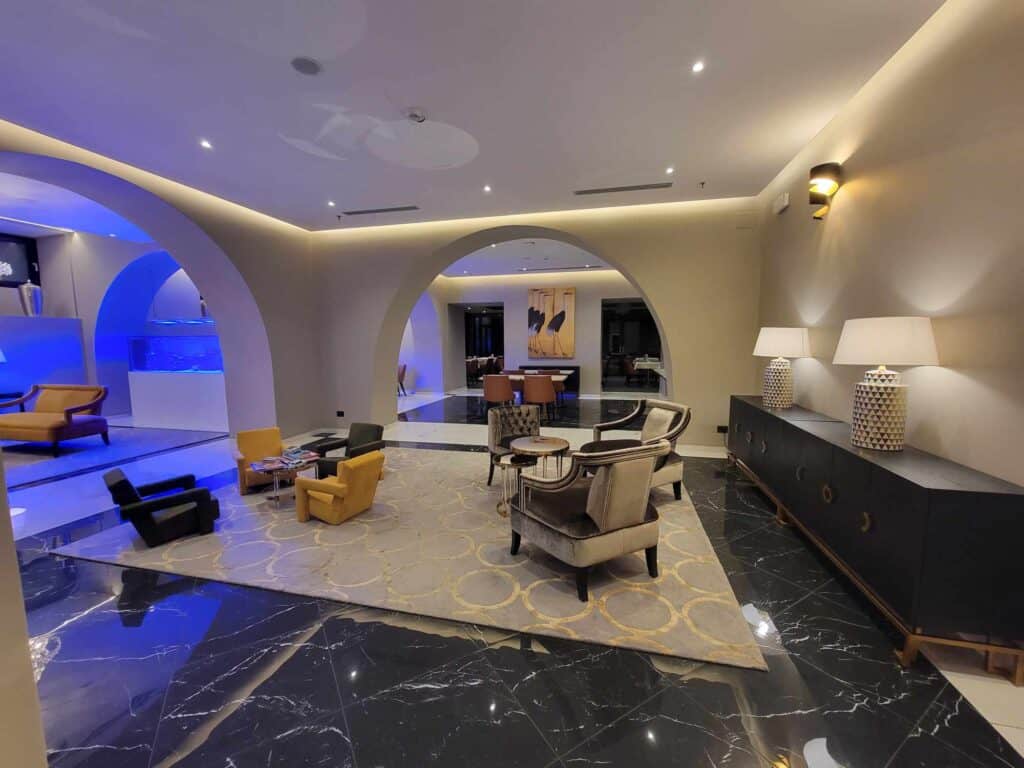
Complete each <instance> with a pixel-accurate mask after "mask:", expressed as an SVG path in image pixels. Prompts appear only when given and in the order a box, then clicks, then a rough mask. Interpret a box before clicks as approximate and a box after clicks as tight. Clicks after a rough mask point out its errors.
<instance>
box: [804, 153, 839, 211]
mask: <svg viewBox="0 0 1024 768" xmlns="http://www.w3.org/2000/svg"><path fill="white" fill-rule="evenodd" d="M809 179H810V180H809V181H808V194H809V200H810V203H811V205H817V206H819V208H818V210H816V211H815V212H814V218H815V219H818V220H820V219H822V218H824V217H825V215H826V214H827V213H828V211H829V207H830V206H831V205H832V196H833V195H834V194H835V193H836V192H837V191H838V190H839V186H840V185H841V184H842V182H843V167H842V166H841V165H840V164H839V163H822V164H821V165H816V166H814V167H813V168H811V172H810V177H809Z"/></svg>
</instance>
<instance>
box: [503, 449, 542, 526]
mask: <svg viewBox="0 0 1024 768" xmlns="http://www.w3.org/2000/svg"><path fill="white" fill-rule="evenodd" d="M495 465H496V466H497V467H498V469H500V470H501V501H499V502H498V508H497V511H498V514H499V515H501V516H502V517H508V516H509V513H510V512H511V510H512V496H513V495H515V494H516V493H517V492H518V491H519V477H520V475H522V472H523V468H524V467H533V466H536V465H537V459H535V458H534V457H533V456H522V455H517V454H514V453H509V454H506V455H505V456H502V457H501V458H500V459H498V461H497V462H496V464H495Z"/></svg>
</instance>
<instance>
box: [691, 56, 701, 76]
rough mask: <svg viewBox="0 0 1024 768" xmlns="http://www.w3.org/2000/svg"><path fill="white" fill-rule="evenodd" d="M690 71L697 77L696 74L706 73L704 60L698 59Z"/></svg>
mask: <svg viewBox="0 0 1024 768" xmlns="http://www.w3.org/2000/svg"><path fill="white" fill-rule="evenodd" d="M690 71H691V72H693V74H695V75H696V74H700V73H701V72H703V71H704V61H703V59H697V60H696V61H695V62H693V66H692V67H690Z"/></svg>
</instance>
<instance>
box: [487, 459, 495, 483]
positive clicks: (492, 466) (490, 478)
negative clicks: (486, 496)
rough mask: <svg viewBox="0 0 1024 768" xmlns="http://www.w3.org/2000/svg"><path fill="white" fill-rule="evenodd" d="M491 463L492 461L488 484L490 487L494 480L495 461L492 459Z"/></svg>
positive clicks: (488, 473)
mask: <svg viewBox="0 0 1024 768" xmlns="http://www.w3.org/2000/svg"><path fill="white" fill-rule="evenodd" d="M490 461H491V468H490V470H489V471H488V472H487V484H488V485H490V484H491V481H492V480H494V459H493V458H492V459H491V460H490Z"/></svg>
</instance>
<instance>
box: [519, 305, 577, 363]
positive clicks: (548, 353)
mask: <svg viewBox="0 0 1024 768" xmlns="http://www.w3.org/2000/svg"><path fill="white" fill-rule="evenodd" d="M527 297H528V303H529V307H528V309H527V312H526V314H527V322H528V323H529V332H528V334H527V342H526V346H527V351H528V352H529V356H530V358H531V359H539V358H545V357H547V358H551V357H553V358H562V359H564V358H571V357H575V356H576V289H575V288H530V289H529V291H528V293H527Z"/></svg>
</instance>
